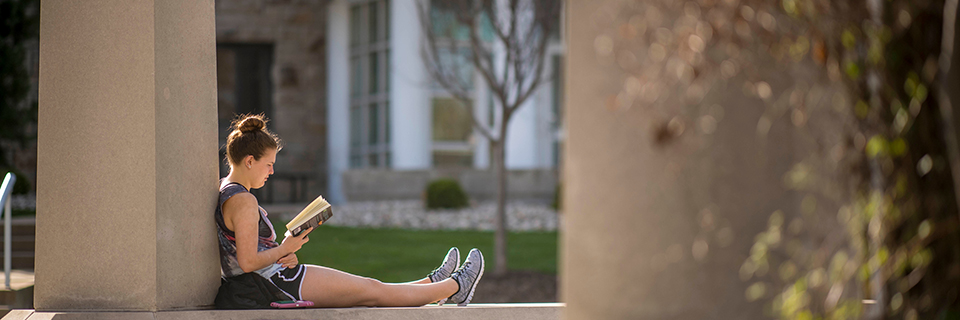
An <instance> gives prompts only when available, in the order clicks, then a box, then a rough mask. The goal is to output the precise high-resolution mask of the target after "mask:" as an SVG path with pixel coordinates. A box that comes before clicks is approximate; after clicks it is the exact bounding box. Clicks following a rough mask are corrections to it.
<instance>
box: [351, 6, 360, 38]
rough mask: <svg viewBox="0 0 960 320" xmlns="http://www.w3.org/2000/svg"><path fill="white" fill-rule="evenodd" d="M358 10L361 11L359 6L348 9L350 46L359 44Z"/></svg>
mask: <svg viewBox="0 0 960 320" xmlns="http://www.w3.org/2000/svg"><path fill="white" fill-rule="evenodd" d="M360 9H362V7H361V6H353V8H350V45H357V44H360V26H361V25H362V22H361V20H360V18H361V17H360Z"/></svg>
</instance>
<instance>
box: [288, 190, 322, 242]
mask: <svg viewBox="0 0 960 320" xmlns="http://www.w3.org/2000/svg"><path fill="white" fill-rule="evenodd" d="M330 217H333V208H332V207H330V203H328V202H327V200H324V199H323V196H318V197H317V199H315V200H313V202H311V203H310V204H308V205H307V206H306V207H305V208H303V210H302V211H300V213H299V214H297V216H296V217H293V220H290V222H287V232H286V233H287V234H286V235H287V236H289V235H293V236H299V235H300V233H302V232H303V231H305V230H307V229H310V227H314V228H316V227H318V226H320V225H321V224H323V223H324V222H326V221H327V220H328V219H330Z"/></svg>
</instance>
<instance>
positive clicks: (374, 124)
mask: <svg viewBox="0 0 960 320" xmlns="http://www.w3.org/2000/svg"><path fill="white" fill-rule="evenodd" d="M368 110H369V111H368V112H369V113H368V114H367V116H368V117H369V118H368V121H367V130H368V131H367V138H368V139H369V144H370V145H376V144H377V141H379V135H378V134H377V133H378V131H379V130H378V129H380V126H379V124H380V108H377V105H376V104H371V105H370V106H369V109H368Z"/></svg>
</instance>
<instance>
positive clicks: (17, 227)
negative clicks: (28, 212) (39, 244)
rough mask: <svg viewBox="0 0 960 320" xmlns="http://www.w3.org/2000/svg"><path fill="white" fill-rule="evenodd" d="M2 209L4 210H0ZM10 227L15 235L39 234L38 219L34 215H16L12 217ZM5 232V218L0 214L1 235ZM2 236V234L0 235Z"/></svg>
mask: <svg viewBox="0 0 960 320" xmlns="http://www.w3.org/2000/svg"><path fill="white" fill-rule="evenodd" d="M0 211H2V210H0ZM10 229H11V231H12V232H13V235H15V236H16V235H35V234H37V219H36V218H34V217H16V218H12V219H10ZM2 234H3V218H2V215H0V235H2ZM0 238H2V236H0Z"/></svg>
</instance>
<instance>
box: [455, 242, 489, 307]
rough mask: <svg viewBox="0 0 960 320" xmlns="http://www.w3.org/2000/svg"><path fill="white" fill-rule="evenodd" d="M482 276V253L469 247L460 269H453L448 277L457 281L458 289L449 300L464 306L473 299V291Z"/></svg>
mask: <svg viewBox="0 0 960 320" xmlns="http://www.w3.org/2000/svg"><path fill="white" fill-rule="evenodd" d="M481 276H483V254H482V253H480V250H477V248H473V249H470V253H467V259H466V260H464V261H463V265H462V266H460V269H457V271H454V272H453V274H452V275H450V278H453V280H456V281H457V284H459V285H460V289H459V290H457V293H454V294H453V295H452V296H450V298H447V299H448V300H450V301H453V302H456V303H457V305H458V306H461V307H462V306H465V305H467V304H468V303H470V300H471V299H473V291H474V290H476V289H477V283H478V282H480V277H481Z"/></svg>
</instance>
